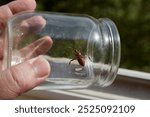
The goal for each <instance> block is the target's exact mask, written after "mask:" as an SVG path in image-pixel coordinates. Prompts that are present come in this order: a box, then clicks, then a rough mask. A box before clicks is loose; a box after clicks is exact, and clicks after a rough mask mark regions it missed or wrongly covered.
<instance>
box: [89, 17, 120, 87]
mask: <svg viewBox="0 0 150 117" xmlns="http://www.w3.org/2000/svg"><path fill="white" fill-rule="evenodd" d="M97 28H98V32H96V33H99V38H98V39H97V37H96V39H95V38H94V39H93V40H94V41H93V42H92V45H90V46H91V47H90V48H92V51H95V54H94V52H92V54H91V56H92V57H93V66H94V69H93V72H94V75H95V76H94V77H96V79H97V82H96V85H98V86H100V87H107V86H109V85H111V84H112V83H113V81H114V80H115V78H116V75H117V72H118V68H119V64H120V55H121V44H120V37H119V32H118V30H117V27H116V25H115V24H114V22H113V21H111V20H110V19H107V18H100V19H98V27H97ZM94 33H95V32H94Z"/></svg>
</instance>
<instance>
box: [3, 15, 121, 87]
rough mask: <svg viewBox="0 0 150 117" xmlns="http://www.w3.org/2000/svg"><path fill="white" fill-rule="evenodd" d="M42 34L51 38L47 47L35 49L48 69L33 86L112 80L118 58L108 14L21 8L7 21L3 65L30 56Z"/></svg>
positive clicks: (116, 36)
mask: <svg viewBox="0 0 150 117" xmlns="http://www.w3.org/2000/svg"><path fill="white" fill-rule="evenodd" d="M43 36H49V37H50V38H51V39H52V41H53V45H52V47H51V48H50V49H49V50H44V48H43V47H42V48H41V50H40V49H39V50H38V52H39V54H40V52H41V54H40V56H43V57H44V58H46V59H47V61H48V62H49V64H50V66H51V73H50V75H49V77H48V78H47V80H46V81H45V83H43V84H42V85H41V86H39V87H37V89H42V88H48V89H72V88H86V87H89V86H90V85H92V84H95V83H97V85H99V86H101V87H106V86H109V85H110V84H112V82H113V81H114V80H115V77H116V74H117V71H118V66H119V62H120V38H119V33H118V30H117V28H116V25H115V24H114V22H113V21H111V20H110V19H108V18H100V19H95V18H93V17H91V16H88V15H81V14H67V13H51V12H23V13H19V14H17V15H15V16H14V17H12V18H11V19H10V20H8V22H7V29H6V39H5V49H4V61H3V69H6V68H9V67H11V66H13V65H16V64H19V63H22V62H24V61H27V60H29V59H31V58H33V57H34V56H31V51H33V50H34V49H37V48H38V47H39V46H40V44H42V43H43V42H42V37H43ZM31 45H32V48H31V50H30V49H29V48H30V46H31ZM25 48H28V49H27V50H26V51H22V50H23V49H25ZM45 49H46V47H45ZM42 51H45V52H46V53H44V54H43V53H42Z"/></svg>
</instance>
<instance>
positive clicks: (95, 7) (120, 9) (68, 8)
mask: <svg viewBox="0 0 150 117" xmlns="http://www.w3.org/2000/svg"><path fill="white" fill-rule="evenodd" d="M10 1H11V0H0V5H3V4H6V3H8V2H10ZM36 1H37V9H36V10H38V11H52V12H66V13H80V14H88V15H91V16H93V17H95V18H100V17H108V18H110V19H112V20H113V21H114V22H115V23H116V25H117V27H118V30H119V33H120V38H121V63H120V67H122V68H127V69H133V70H139V71H145V72H150V0H36Z"/></svg>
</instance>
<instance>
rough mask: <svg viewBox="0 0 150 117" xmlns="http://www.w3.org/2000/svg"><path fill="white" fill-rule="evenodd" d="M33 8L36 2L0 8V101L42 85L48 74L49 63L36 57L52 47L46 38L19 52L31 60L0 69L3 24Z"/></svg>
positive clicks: (28, 0) (19, 1) (18, 2)
mask: <svg viewBox="0 0 150 117" xmlns="http://www.w3.org/2000/svg"><path fill="white" fill-rule="evenodd" d="M35 7H36V2H35V1H34V0H16V1H13V2H10V3H8V4H7V5H4V6H1V7H0V92H1V93H0V99H14V98H16V97H17V96H18V95H20V94H22V93H24V92H26V91H28V90H30V89H32V88H34V87H35V86H37V85H39V84H40V83H42V82H43V81H44V80H45V79H46V78H47V76H48V75H49V73H50V66H49V63H48V62H47V61H46V60H45V59H44V58H42V57H36V56H38V55H40V54H42V53H45V52H46V50H48V49H49V48H50V47H51V46H52V40H51V38H50V37H48V36H45V37H42V38H41V39H39V40H38V41H36V42H34V43H32V44H30V45H29V46H27V47H25V48H23V49H21V50H20V51H21V52H22V53H28V55H29V56H28V59H29V58H33V57H34V58H33V59H30V60H27V61H25V62H23V63H20V64H18V65H15V66H12V67H10V68H9V69H5V70H2V67H1V66H2V60H3V49H4V48H3V43H4V42H3V41H4V38H5V35H4V33H5V32H4V28H5V23H6V22H7V20H8V19H9V18H11V17H12V16H13V15H14V14H16V13H18V12H21V11H26V10H30V11H33V10H34V9H35ZM41 21H42V20H41ZM42 23H43V25H41V26H44V21H43V22H41V24H42ZM26 26H27V25H26ZM41 42H42V44H41V45H40V46H38V48H36V49H35V46H36V45H38V44H39V43H41ZM45 44H46V46H45ZM33 45H34V46H33ZM31 50H32V51H31ZM33 50H34V51H33ZM39 50H44V51H39Z"/></svg>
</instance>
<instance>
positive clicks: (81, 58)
mask: <svg viewBox="0 0 150 117" xmlns="http://www.w3.org/2000/svg"><path fill="white" fill-rule="evenodd" d="M74 52H75V58H74V59H72V60H70V62H69V64H70V63H71V61H74V60H77V61H78V63H79V64H80V65H81V66H84V65H85V60H84V59H85V57H84V56H83V55H82V54H81V52H80V51H78V50H77V49H75V50H74Z"/></svg>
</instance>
